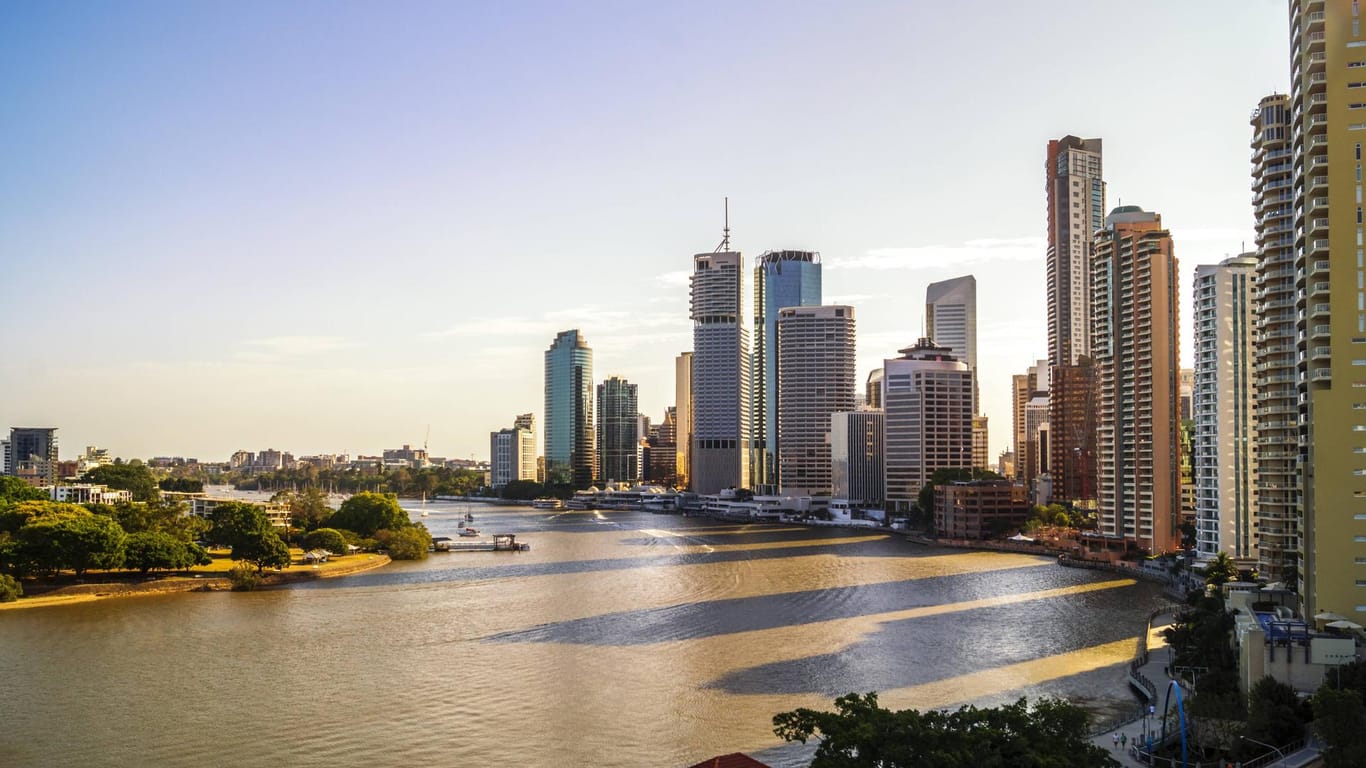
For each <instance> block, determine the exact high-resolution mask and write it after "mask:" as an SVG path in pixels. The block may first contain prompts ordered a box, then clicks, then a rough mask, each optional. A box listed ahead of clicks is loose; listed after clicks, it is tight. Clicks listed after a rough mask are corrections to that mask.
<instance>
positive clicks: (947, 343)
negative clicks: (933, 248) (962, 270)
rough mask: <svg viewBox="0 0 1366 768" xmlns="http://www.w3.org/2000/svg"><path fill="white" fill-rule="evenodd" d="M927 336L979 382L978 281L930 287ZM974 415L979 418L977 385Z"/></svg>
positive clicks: (966, 279)
mask: <svg viewBox="0 0 1366 768" xmlns="http://www.w3.org/2000/svg"><path fill="white" fill-rule="evenodd" d="M925 335H926V336H928V337H929V338H930V341H933V342H934V343H935V344H938V345H939V346H941V347H945V348H947V349H948V350H949V352H951V353H952V354H953V356H954V357H956V358H958V359H959V360H961V361H963V362H965V363H967V364H968V368H971V369H972V376H973V381H974V382H975V381H976V379H977V278H975V277H973V276H972V275H964V276H962V277H955V278H953V279H952V280H941V281H939V282H937V283H930V286H929V287H928V288H926V289H925ZM972 396H973V409H972V412H973V414H974V415H975V414H977V413H978V410H977V387H976V384H975V383H974V385H973V390H972Z"/></svg>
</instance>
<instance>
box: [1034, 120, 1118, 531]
mask: <svg viewBox="0 0 1366 768" xmlns="http://www.w3.org/2000/svg"><path fill="white" fill-rule="evenodd" d="M1101 171H1102V164H1101V140H1100V139H1079V138H1077V137H1076V136H1064V137H1063V138H1061V139H1057V140H1054V141H1050V142H1048V155H1047V160H1046V166H1045V174H1046V177H1047V184H1046V187H1047V193H1048V252H1047V261H1048V364H1049V366H1050V367H1051V368H1052V370H1051V372H1050V376H1049V390H1048V391H1049V396H1048V407H1049V419H1048V421H1049V438H1050V440H1049V448H1048V450H1049V456H1048V460H1047V462H1046V463H1047V464H1048V466H1049V473H1050V475H1051V476H1052V479H1053V483H1052V490H1053V495H1054V497H1055V498H1058V499H1062V500H1065V501H1078V502H1081V503H1082V504H1083V505H1087V504H1089V503H1090V502H1091V500H1093V499H1094V498H1095V485H1096V484H1095V472H1096V463H1095V461H1096V456H1095V450H1094V440H1095V425H1096V412H1095V407H1096V405H1095V397H1094V393H1093V391H1092V389H1091V387H1093V386H1094V383H1095V371H1094V370H1093V369H1092V359H1091V296H1092V290H1091V261H1092V249H1093V247H1094V246H1093V243H1092V234H1093V233H1094V232H1095V231H1096V230H1099V229H1101V228H1102V227H1103V226H1104V223H1105V181H1104V179H1103V177H1102V173H1101ZM1059 390H1061V391H1059Z"/></svg>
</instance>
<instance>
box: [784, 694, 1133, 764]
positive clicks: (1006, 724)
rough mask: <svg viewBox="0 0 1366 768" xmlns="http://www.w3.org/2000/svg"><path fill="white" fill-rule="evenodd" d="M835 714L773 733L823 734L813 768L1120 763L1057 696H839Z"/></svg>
mask: <svg viewBox="0 0 1366 768" xmlns="http://www.w3.org/2000/svg"><path fill="white" fill-rule="evenodd" d="M835 709H836V710H837V711H836V712H820V711H816V710H811V709H797V710H794V711H792V712H784V713H782V714H779V715H776V716H775V717H774V718H773V726H774V727H773V732H774V733H775V734H777V735H778V737H779V738H781V739H783V740H784V741H788V742H792V741H799V742H801V743H803V744H805V743H806V741H807V740H808V739H810V738H813V737H814V736H815V735H816V734H819V735H820V739H821V741H820V744H819V745H818V746H817V747H816V755H815V760H813V761H812V763H811V768H861V767H862V766H866V767H867V768H969V767H970V768H998V766H999V767H1000V768H1006V767H1007V766H1010V767H1011V768H1013V767H1014V766H1026V767H1028V766H1037V767H1039V768H1043V767H1044V766H1047V767H1048V768H1071V767H1072V766H1075V767H1076V768H1083V767H1085V768H1089V767H1090V766H1118V765H1119V763H1117V762H1115V760H1114V759H1113V758H1111V757H1110V755H1109V754H1107V752H1106V750H1105V749H1104V748H1103V747H1098V746H1096V745H1094V744H1092V743H1091V742H1090V740H1089V739H1088V737H1087V725H1088V721H1089V716H1088V715H1087V714H1086V712H1085V710H1082V709H1080V708H1079V707H1076V706H1073V705H1072V704H1069V703H1067V702H1065V701H1060V700H1057V699H1042V700H1040V701H1038V702H1035V704H1034V706H1033V707H1030V706H1029V705H1028V704H1027V703H1026V702H1025V700H1024V699H1020V700H1019V701H1017V702H1015V703H1014V704H1008V705H1005V706H1003V707H996V708H990V709H978V708H976V707H961V708H959V709H958V710H957V711H955V712H938V711H933V710H932V711H928V712H923V713H922V712H919V711H917V710H914V709H905V710H899V711H891V710H887V709H884V708H882V707H880V706H878V702H877V694H876V693H869V694H867V695H862V696H861V695H859V694H856V693H851V694H848V695H846V696H841V697H840V698H838V699H836V700H835Z"/></svg>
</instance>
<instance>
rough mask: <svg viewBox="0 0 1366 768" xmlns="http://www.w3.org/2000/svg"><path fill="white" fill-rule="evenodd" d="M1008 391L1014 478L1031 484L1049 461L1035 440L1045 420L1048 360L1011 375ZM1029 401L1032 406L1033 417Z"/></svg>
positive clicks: (1028, 485) (1046, 413)
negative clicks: (1011, 404) (1012, 428)
mask: <svg viewBox="0 0 1366 768" xmlns="http://www.w3.org/2000/svg"><path fill="white" fill-rule="evenodd" d="M1011 394H1012V395H1013V397H1014V408H1013V410H1012V412H1011V416H1012V426H1013V427H1014V441H1015V444H1014V449H1015V479H1016V480H1018V481H1019V482H1021V483H1023V484H1024V485H1025V486H1026V487H1031V486H1033V484H1034V478H1035V477H1037V476H1038V475H1039V473H1040V472H1042V471H1044V470H1043V468H1044V467H1046V466H1047V465H1048V456H1047V455H1041V454H1040V453H1039V451H1038V445H1037V440H1036V438H1037V435H1038V432H1039V426H1040V425H1041V424H1046V423H1047V422H1048V361H1047V360H1040V361H1038V363H1037V364H1035V365H1031V366H1029V368H1028V369H1026V371H1025V372H1024V373H1017V374H1015V375H1014V376H1012V377H1011ZM1031 404H1033V408H1034V410H1033V411H1032V414H1033V415H1032V417H1031V410H1030V408H1031ZM1040 408H1042V415H1041V416H1040V411H1039V409H1040Z"/></svg>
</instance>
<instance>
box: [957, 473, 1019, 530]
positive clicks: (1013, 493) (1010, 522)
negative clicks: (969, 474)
mask: <svg viewBox="0 0 1366 768" xmlns="http://www.w3.org/2000/svg"><path fill="white" fill-rule="evenodd" d="M934 502H935V503H934V528H935V532H936V533H937V534H938V535H940V536H947V537H948V538H951V539H989V538H992V537H993V536H996V535H999V534H1000V533H1003V532H1004V531H1007V530H1009V529H1011V528H1016V527H1019V526H1022V525H1024V524H1025V521H1026V520H1028V519H1029V494H1028V492H1027V491H1026V489H1025V487H1024V486H1023V485H1016V484H1015V483H1012V482H1010V481H1009V480H974V481H972V482H959V483H946V484H944V485H937V486H935V489H934Z"/></svg>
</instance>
